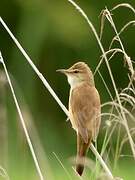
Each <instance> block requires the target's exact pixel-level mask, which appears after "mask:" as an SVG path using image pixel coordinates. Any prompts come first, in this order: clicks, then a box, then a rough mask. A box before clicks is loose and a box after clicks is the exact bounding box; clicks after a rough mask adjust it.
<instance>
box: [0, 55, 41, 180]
mask: <svg viewBox="0 0 135 180" xmlns="http://www.w3.org/2000/svg"><path fill="white" fill-rule="evenodd" d="M0 62H1V63H2V65H3V68H4V71H5V74H6V77H7V80H8V83H9V86H10V90H11V93H12V95H13V99H14V102H15V105H16V109H17V112H18V114H19V117H20V121H21V124H22V127H23V130H24V133H25V136H26V139H27V142H28V145H29V148H30V151H31V154H32V157H33V160H34V163H35V167H36V169H37V172H38V175H39V177H40V180H44V177H43V175H42V172H41V169H40V166H39V163H38V160H37V157H36V154H35V151H34V148H33V145H32V142H31V139H30V136H29V133H28V131H27V128H26V125H25V121H24V118H23V115H22V112H21V109H20V106H19V104H18V101H17V98H16V95H15V91H14V89H13V86H12V83H11V80H10V77H9V74H8V70H7V67H6V65H5V63H4V59H3V57H2V54H1V52H0Z"/></svg>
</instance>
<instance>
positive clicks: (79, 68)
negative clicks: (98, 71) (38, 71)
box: [57, 62, 94, 88]
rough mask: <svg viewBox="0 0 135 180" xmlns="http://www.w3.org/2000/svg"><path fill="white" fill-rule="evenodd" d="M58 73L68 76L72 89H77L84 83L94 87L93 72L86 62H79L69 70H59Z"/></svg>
mask: <svg viewBox="0 0 135 180" xmlns="http://www.w3.org/2000/svg"><path fill="white" fill-rule="evenodd" d="M57 72H61V73H63V74H65V75H66V76H67V79H68V82H69V84H70V86H71V88H74V87H76V86H77V85H79V84H80V83H82V82H88V83H90V85H92V86H94V78H93V74H92V71H91V70H90V68H89V67H88V65H87V64H86V63H84V62H77V63H75V64H74V65H72V66H71V67H70V68H69V69H58V70H57Z"/></svg>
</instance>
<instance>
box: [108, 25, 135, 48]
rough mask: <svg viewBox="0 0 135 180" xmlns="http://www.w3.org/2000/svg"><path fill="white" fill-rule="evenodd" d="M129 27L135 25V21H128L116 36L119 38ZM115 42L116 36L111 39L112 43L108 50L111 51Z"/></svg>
mask: <svg viewBox="0 0 135 180" xmlns="http://www.w3.org/2000/svg"><path fill="white" fill-rule="evenodd" d="M130 25H135V21H129V22H128V23H127V24H125V25H124V26H123V27H122V28H121V30H120V31H119V33H118V35H119V36H120V35H121V33H122V32H124V31H125V30H126V29H127V28H128V27H129V26H130ZM116 40H117V41H118V39H117V35H116V36H114V37H113V39H112V41H111V43H110V46H109V49H111V47H112V45H113V43H114V41H116Z"/></svg>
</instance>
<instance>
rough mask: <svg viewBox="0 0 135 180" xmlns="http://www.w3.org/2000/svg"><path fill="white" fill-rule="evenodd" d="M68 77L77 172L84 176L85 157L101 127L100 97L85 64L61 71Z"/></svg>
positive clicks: (80, 63)
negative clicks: (74, 133)
mask: <svg viewBox="0 0 135 180" xmlns="http://www.w3.org/2000/svg"><path fill="white" fill-rule="evenodd" d="M59 71H60V72H63V73H64V74H66V75H67V77H68V82H69V84H70V86H71V89H70V97H69V118H70V121H71V124H72V127H73V128H74V129H75V130H76V132H77V158H76V171H77V172H78V174H79V175H82V173H83V169H84V163H85V159H84V158H85V155H86V153H87V151H88V148H89V146H90V143H91V141H92V140H94V141H95V140H96V137H97V135H98V132H99V127H100V121H101V120H100V114H101V110H100V97H99V94H98V91H97V90H96V88H95V83H94V78H93V74H92V72H91V70H90V68H89V67H88V65H87V64H85V63H84V62H78V63H76V64H74V65H73V66H72V67H71V68H69V69H67V70H59Z"/></svg>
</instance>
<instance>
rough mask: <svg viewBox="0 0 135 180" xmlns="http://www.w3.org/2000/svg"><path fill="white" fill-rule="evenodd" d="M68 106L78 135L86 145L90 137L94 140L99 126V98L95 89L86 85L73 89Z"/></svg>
mask: <svg viewBox="0 0 135 180" xmlns="http://www.w3.org/2000/svg"><path fill="white" fill-rule="evenodd" d="M70 106H71V107H72V108H71V111H72V115H73V118H74V121H75V123H76V125H77V129H78V133H80V135H81V136H82V138H83V140H84V142H85V143H87V142H88V139H89V138H90V136H92V137H91V138H92V139H93V140H94V139H95V138H96V136H97V134H98V131H99V126H100V98H99V94H98V92H97V90H96V88H95V87H94V86H93V87H91V86H90V85H89V84H87V83H86V84H85V83H83V84H82V85H80V86H78V87H77V88H74V89H73V90H72V93H71V98H70Z"/></svg>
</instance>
